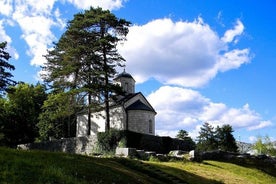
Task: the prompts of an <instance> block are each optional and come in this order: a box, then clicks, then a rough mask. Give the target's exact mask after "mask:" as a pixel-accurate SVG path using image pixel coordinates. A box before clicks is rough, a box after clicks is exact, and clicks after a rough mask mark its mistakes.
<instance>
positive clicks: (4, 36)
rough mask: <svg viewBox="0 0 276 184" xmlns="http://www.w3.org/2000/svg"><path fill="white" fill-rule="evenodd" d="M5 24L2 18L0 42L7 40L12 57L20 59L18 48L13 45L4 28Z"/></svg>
mask: <svg viewBox="0 0 276 184" xmlns="http://www.w3.org/2000/svg"><path fill="white" fill-rule="evenodd" d="M3 24H5V21H4V20H0V42H7V51H8V53H9V54H10V55H11V57H12V58H14V59H16V60H17V59H18V58H19V54H18V53H17V51H16V49H15V48H13V47H12V46H11V43H12V39H11V37H9V36H8V35H7V33H6V31H5V29H4V26H3Z"/></svg>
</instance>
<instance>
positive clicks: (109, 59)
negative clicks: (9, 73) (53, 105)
mask: <svg viewBox="0 0 276 184" xmlns="http://www.w3.org/2000/svg"><path fill="white" fill-rule="evenodd" d="M129 25H130V22H128V21H126V20H124V19H119V18H117V17H116V16H115V15H114V14H112V13H111V12H110V11H108V10H102V9H101V8H92V7H91V8H90V9H89V10H85V11H84V12H81V13H78V14H75V15H74V19H73V20H71V21H69V24H68V27H67V30H66V32H65V33H64V34H63V35H62V37H61V38H60V40H59V41H58V43H55V47H54V49H53V50H49V51H48V54H47V55H46V56H45V57H46V59H47V63H46V64H45V67H44V68H43V69H44V71H45V73H46V75H43V76H42V77H43V79H44V80H45V81H46V82H48V84H50V85H51V86H52V88H53V91H54V92H57V93H60V92H62V93H63V92H65V93H68V92H69V93H70V95H72V96H74V97H75V98H76V101H77V102H78V103H79V102H84V103H85V104H86V109H87V113H88V116H89V117H88V123H89V126H88V127H89V128H90V114H91V108H94V109H98V108H102V104H104V107H105V112H106V130H109V129H110V125H109V124H110V120H109V119H110V118H109V98H110V94H111V93H112V92H115V91H117V90H118V87H116V86H114V85H113V84H112V83H111V82H110V80H111V79H112V78H114V76H115V74H116V67H117V66H123V65H124V58H123V57H122V56H121V55H120V54H119V53H118V52H117V44H118V43H120V42H122V41H123V40H125V38H126V35H127V33H128V26H129ZM78 103H77V104H78ZM73 105H75V104H72V106H73ZM89 133H90V129H89V130H88V134H89Z"/></svg>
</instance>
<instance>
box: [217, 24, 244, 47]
mask: <svg viewBox="0 0 276 184" xmlns="http://www.w3.org/2000/svg"><path fill="white" fill-rule="evenodd" d="M243 31H244V25H243V23H242V22H241V21H240V20H237V22H236V25H235V27H234V29H230V30H228V31H226V32H225V34H224V36H223V37H222V38H221V40H222V41H223V42H226V43H229V42H232V41H233V40H234V38H235V37H236V36H239V35H241V34H242V33H243ZM234 42H235V43H237V40H234Z"/></svg>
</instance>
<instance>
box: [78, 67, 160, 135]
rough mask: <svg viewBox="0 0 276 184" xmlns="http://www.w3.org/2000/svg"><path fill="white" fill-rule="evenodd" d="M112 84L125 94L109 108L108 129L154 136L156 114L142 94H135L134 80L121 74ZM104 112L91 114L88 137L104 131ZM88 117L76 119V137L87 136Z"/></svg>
mask: <svg viewBox="0 0 276 184" xmlns="http://www.w3.org/2000/svg"><path fill="white" fill-rule="evenodd" d="M114 82H115V83H117V84H119V85H120V86H122V88H123V90H124V91H125V92H126V94H125V96H120V97H119V99H118V100H117V101H114V102H113V103H111V106H110V128H114V129H118V130H130V131H134V132H139V133H144V134H150V135H155V115H156V112H155V110H154V109H153V107H152V106H151V105H150V103H149V102H148V101H147V99H146V98H145V97H144V95H143V94H142V93H140V92H139V93H135V80H134V79H133V78H132V76H131V75H130V74H128V73H125V71H124V72H123V73H121V74H120V75H118V77H116V78H115V79H114ZM105 117H106V116H105V111H100V112H94V113H92V114H91V129H90V130H91V131H90V135H96V134H97V133H98V132H104V131H105V121H106V120H105ZM87 131H88V115H87V114H82V115H79V116H78V117H77V132H76V135H77V137H81V136H86V135H88V132H87Z"/></svg>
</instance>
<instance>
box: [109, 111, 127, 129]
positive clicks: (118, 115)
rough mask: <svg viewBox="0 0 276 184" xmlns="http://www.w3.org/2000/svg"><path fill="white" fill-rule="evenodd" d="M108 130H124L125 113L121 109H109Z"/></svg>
mask: <svg viewBox="0 0 276 184" xmlns="http://www.w3.org/2000/svg"><path fill="white" fill-rule="evenodd" d="M110 128H114V129H118V130H125V129H126V113H125V111H124V109H123V107H121V106H120V107H116V108H112V109H110Z"/></svg>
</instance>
